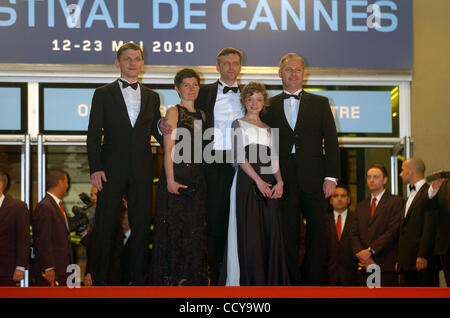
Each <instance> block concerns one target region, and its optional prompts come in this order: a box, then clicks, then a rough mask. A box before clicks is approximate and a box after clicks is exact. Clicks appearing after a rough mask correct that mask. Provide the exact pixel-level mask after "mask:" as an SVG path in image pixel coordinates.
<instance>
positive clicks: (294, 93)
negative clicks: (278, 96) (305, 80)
mask: <svg viewBox="0 0 450 318" xmlns="http://www.w3.org/2000/svg"><path fill="white" fill-rule="evenodd" d="M283 91H284V92H285V93H286V94H289V95H298V94H300V92H301V91H303V88H300V89H299V90H298V91H295V92H293V93H289V92H288V91H286V90H283Z"/></svg>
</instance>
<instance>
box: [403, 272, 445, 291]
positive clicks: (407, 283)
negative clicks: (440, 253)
mask: <svg viewBox="0 0 450 318" xmlns="http://www.w3.org/2000/svg"><path fill="white" fill-rule="evenodd" d="M400 286H402V287H439V276H438V273H437V271H436V270H433V269H425V270H423V271H400Z"/></svg>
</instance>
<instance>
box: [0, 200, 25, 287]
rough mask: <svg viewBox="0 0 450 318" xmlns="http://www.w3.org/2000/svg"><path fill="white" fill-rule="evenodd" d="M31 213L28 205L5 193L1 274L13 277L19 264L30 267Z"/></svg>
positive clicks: (0, 217)
mask: <svg viewBox="0 0 450 318" xmlns="http://www.w3.org/2000/svg"><path fill="white" fill-rule="evenodd" d="M29 256H30V213H29V211H28V208H27V205H26V204H25V203H24V202H22V201H19V200H15V199H13V198H11V197H10V196H7V195H5V199H4V200H3V204H2V206H1V207H0V276H2V277H10V278H12V276H13V274H14V270H15V269H16V267H17V266H21V267H24V268H25V269H26V268H28V265H29Z"/></svg>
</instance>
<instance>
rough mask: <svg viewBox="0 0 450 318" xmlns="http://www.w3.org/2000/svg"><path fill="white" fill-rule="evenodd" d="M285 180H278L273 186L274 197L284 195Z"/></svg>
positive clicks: (277, 197)
mask: <svg viewBox="0 0 450 318" xmlns="http://www.w3.org/2000/svg"><path fill="white" fill-rule="evenodd" d="M283 187H284V183H283V181H278V182H277V184H275V185H274V186H273V188H272V199H279V198H281V197H282V196H283Z"/></svg>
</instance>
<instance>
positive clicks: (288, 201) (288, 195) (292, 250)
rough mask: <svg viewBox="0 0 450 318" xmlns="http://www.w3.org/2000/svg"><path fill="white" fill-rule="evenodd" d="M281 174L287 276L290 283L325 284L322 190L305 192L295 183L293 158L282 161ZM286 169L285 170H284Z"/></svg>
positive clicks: (323, 197) (324, 223)
mask: <svg viewBox="0 0 450 318" xmlns="http://www.w3.org/2000/svg"><path fill="white" fill-rule="evenodd" d="M285 165H286V166H285V167H284V168H283V171H285V173H283V174H282V178H283V180H284V185H285V191H284V192H285V194H284V196H283V198H282V200H281V201H282V211H281V217H282V222H283V233H284V244H285V247H286V258H287V263H288V270H289V276H290V279H291V282H292V284H294V285H300V284H307V285H323V284H325V249H326V245H325V244H326V239H325V234H326V208H327V205H326V200H325V196H324V194H323V193H322V192H320V193H309V192H305V191H303V190H301V189H300V187H299V185H298V177H297V175H298V174H297V168H296V165H295V157H294V156H292V157H291V158H290V160H288V162H286V163H285ZM286 171H288V172H289V173H287V172H286ZM300 213H303V216H304V218H305V220H306V232H305V256H304V259H303V263H302V265H301V271H300V267H299V250H300V243H301V242H300V219H301V218H300Z"/></svg>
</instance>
